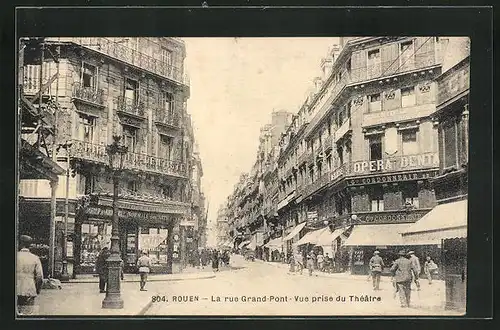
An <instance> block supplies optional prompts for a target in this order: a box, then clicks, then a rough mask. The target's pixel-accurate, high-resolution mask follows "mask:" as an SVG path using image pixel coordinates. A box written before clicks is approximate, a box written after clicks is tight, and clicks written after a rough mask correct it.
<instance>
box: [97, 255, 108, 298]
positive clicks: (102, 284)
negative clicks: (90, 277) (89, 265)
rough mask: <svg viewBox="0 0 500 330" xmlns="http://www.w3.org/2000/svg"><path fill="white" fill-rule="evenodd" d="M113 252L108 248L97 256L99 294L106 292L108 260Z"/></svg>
mask: <svg viewBox="0 0 500 330" xmlns="http://www.w3.org/2000/svg"><path fill="white" fill-rule="evenodd" d="M110 255H111V252H109V249H108V247H106V246H105V247H103V248H102V250H101V252H100V253H99V255H98V256H97V260H96V263H95V270H96V272H97V274H99V292H100V293H105V292H106V283H107V281H108V263H107V262H106V260H108V258H109V256H110Z"/></svg>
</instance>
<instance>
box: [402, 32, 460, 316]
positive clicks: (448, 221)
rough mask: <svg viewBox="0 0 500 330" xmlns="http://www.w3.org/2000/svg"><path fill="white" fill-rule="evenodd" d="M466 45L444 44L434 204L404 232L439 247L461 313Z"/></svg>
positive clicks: (449, 293)
mask: <svg viewBox="0 0 500 330" xmlns="http://www.w3.org/2000/svg"><path fill="white" fill-rule="evenodd" d="M469 56H470V41H469V39H468V38H466V37H461V38H453V39H451V40H450V41H449V43H448V44H447V45H446V48H445V52H444V56H443V73H442V74H441V75H440V76H439V77H438V78H437V79H436V82H437V90H438V93H437V107H436V112H435V113H434V117H435V120H436V122H437V125H438V142H439V160H440V162H439V174H438V175H437V176H435V177H434V178H433V180H432V186H433V187H434V190H435V193H436V200H437V206H436V207H435V208H434V209H432V211H430V212H429V213H427V214H426V215H425V216H424V217H423V218H421V219H420V220H419V221H417V222H416V223H415V224H413V225H412V226H411V227H409V228H408V229H407V230H406V231H405V232H403V233H402V235H403V240H404V241H405V242H407V244H412V245H416V244H418V245H422V246H427V247H428V246H439V247H440V248H441V258H440V264H441V267H440V268H441V277H442V278H444V280H445V284H446V308H447V309H457V310H461V311H463V312H465V307H466V292H467V223H468V207H467V206H468V202H467V201H468V164H469V111H470V110H469V86H470V57H469Z"/></svg>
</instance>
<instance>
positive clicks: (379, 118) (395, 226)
mask: <svg viewBox="0 0 500 330" xmlns="http://www.w3.org/2000/svg"><path fill="white" fill-rule="evenodd" d="M340 41H341V42H340V45H339V46H336V47H332V48H331V49H330V50H329V53H328V56H327V58H325V59H324V60H322V61H321V66H322V67H321V69H322V72H323V75H322V76H321V77H317V78H316V79H314V89H313V91H312V92H311V94H310V95H309V96H308V98H307V99H306V101H305V102H304V104H303V106H302V107H301V109H300V110H299V112H298V115H297V117H296V119H295V120H294V123H293V124H292V125H291V126H290V127H289V128H288V131H287V133H286V134H285V135H284V137H283V139H282V140H281V142H280V144H281V145H282V148H281V152H280V155H279V161H278V168H279V170H278V173H279V175H278V176H279V182H280V197H279V200H280V201H279V203H278V207H277V208H278V213H280V218H281V219H280V222H281V223H282V224H283V226H284V228H285V233H290V234H289V235H287V237H285V241H287V246H286V249H287V252H288V254H290V250H291V249H292V248H293V247H300V246H303V247H306V248H305V250H307V249H310V248H312V247H313V246H314V245H315V244H312V243H313V242H312V241H309V242H305V241H304V240H302V238H301V237H303V235H304V234H305V233H306V232H307V231H309V232H312V231H315V230H319V229H321V228H322V227H325V226H326V225H327V224H328V225H329V226H330V228H331V232H332V233H331V234H332V236H331V237H330V238H331V239H332V240H333V242H328V244H326V246H325V247H326V250H328V252H330V253H329V254H330V255H332V254H333V255H336V254H337V252H338V253H339V254H342V255H341V256H340V255H339V256H338V260H343V262H344V263H348V264H349V265H350V266H351V269H352V271H353V272H355V273H365V272H367V271H368V269H367V261H368V259H369V257H370V256H371V254H372V252H373V250H375V249H379V250H382V251H381V253H382V254H383V255H385V258H387V259H388V260H392V258H393V257H394V251H395V250H396V249H398V248H399V246H400V245H403V242H402V240H401V237H400V235H399V232H401V231H403V230H404V229H406V227H408V226H409V225H410V224H411V223H413V222H415V221H417V220H418V219H420V218H421V217H422V216H423V215H425V214H426V213H427V212H428V211H430V210H431V209H432V208H433V207H434V206H435V203H436V202H435V196H434V188H433V186H432V185H431V184H430V180H431V179H432V178H433V177H434V176H436V175H437V174H438V170H439V159H440V158H439V153H438V133H437V132H438V124H437V121H436V117H435V111H436V105H437V94H438V93H437V83H436V78H437V77H438V76H439V75H440V74H441V66H442V59H443V47H444V45H446V44H447V43H448V41H449V38H437V37H363V38H360V37H357V38H347V39H345V38H341V40H340ZM352 215H356V216H357V217H356V218H355V219H356V220H355V221H354V220H352V218H351V216H352ZM336 228H344V229H345V232H343V233H344V235H337V234H333V232H335V229H336ZM361 231H362V233H361ZM337 233H338V232H337ZM392 233H394V235H395V237H389V236H391V234H392ZM292 236H293V237H292ZM350 236H352V237H350ZM309 237H311V236H309ZM347 237H349V238H347ZM360 237H361V238H362V239H358V238H360ZM371 237H378V238H380V239H378V240H376V241H375V240H372V241H370V238H371ZM384 241H385V242H386V244H384V243H383V242H384ZM298 243H301V244H298ZM308 243H311V244H308ZM297 244H298V245H297ZM341 246H344V247H346V248H345V249H343V250H342V251H341V249H340V247H341ZM303 250H304V249H303ZM323 250H325V249H323ZM434 253H435V254H437V253H438V251H437V250H435V251H434ZM349 260H350V261H349Z"/></svg>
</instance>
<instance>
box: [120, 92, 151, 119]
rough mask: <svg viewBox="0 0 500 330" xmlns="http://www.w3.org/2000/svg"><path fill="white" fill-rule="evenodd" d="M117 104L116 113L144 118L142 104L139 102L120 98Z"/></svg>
mask: <svg viewBox="0 0 500 330" xmlns="http://www.w3.org/2000/svg"><path fill="white" fill-rule="evenodd" d="M117 103H118V111H121V112H124V113H127V114H131V115H134V116H138V117H144V116H145V113H144V112H145V111H144V110H145V109H144V103H143V102H141V101H137V100H133V99H130V98H126V97H124V96H121V97H119V98H118V100H117Z"/></svg>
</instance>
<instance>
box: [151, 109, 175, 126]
mask: <svg viewBox="0 0 500 330" xmlns="http://www.w3.org/2000/svg"><path fill="white" fill-rule="evenodd" d="M156 113H157V115H156V120H155V123H157V124H160V125H166V126H170V127H175V128H179V127H181V124H180V116H179V114H178V113H177V112H174V113H169V112H168V111H167V110H165V109H163V108H160V109H158V110H157V112H156Z"/></svg>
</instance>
